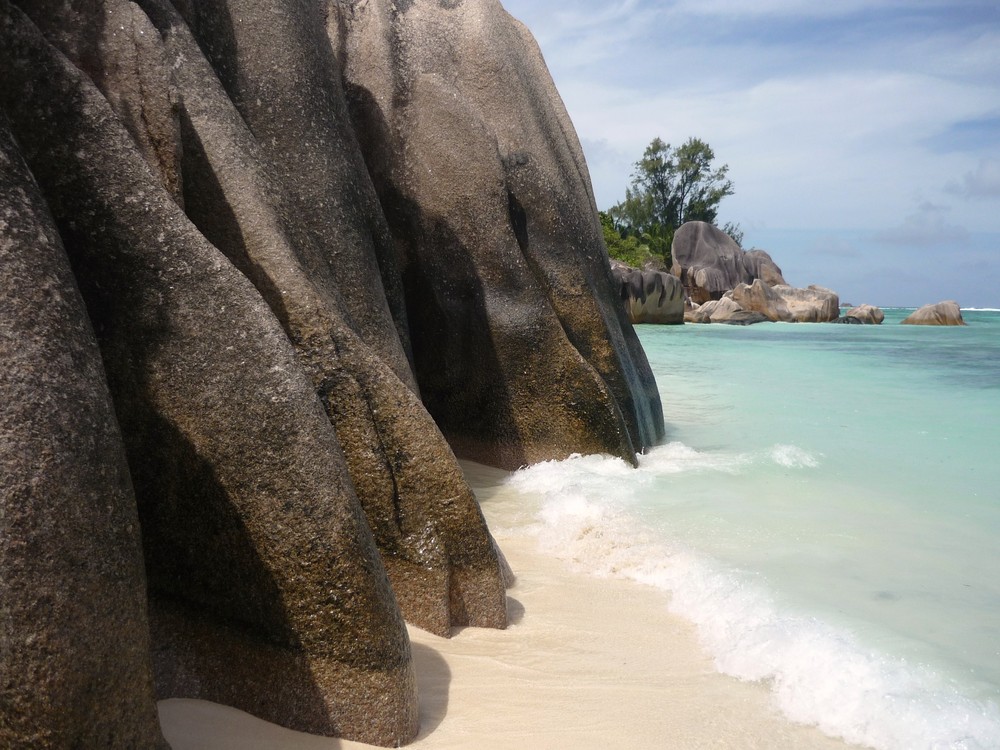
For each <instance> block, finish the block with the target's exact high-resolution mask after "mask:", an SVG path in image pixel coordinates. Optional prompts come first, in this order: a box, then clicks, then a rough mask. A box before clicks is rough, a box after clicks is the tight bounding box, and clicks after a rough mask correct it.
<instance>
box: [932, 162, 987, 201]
mask: <svg viewBox="0 0 1000 750" xmlns="http://www.w3.org/2000/svg"><path fill="white" fill-rule="evenodd" d="M945 190H946V191H947V192H949V193H951V194H953V195H958V196H961V197H962V198H972V199H980V198H985V199H990V198H1000V159H989V158H985V159H980V160H979V165H978V166H977V167H976V168H975V169H974V170H973V171H971V172H967V173H966V174H965V176H964V177H963V178H962V181H961V182H951V183H949V184H948V185H947V186H946V187H945Z"/></svg>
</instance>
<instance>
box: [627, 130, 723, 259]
mask: <svg viewBox="0 0 1000 750" xmlns="http://www.w3.org/2000/svg"><path fill="white" fill-rule="evenodd" d="M714 160H715V152H714V151H712V147H711V146H709V145H708V144H707V143H705V142H704V141H702V140H701V139H699V138H689V139H688V140H687V141H686V142H685V143H684V144H683V145H682V146H679V147H677V148H672V147H671V146H670V144H669V143H664V142H663V141H662V140H661V139H660V138H654V139H653V141H652V142H651V143H650V144H649V146H647V147H646V150H645V152H644V153H643V155H642V158H641V159H640V160H639V161H637V162H636V163H635V171H634V172H633V173H632V184H631V185H630V186H629V187H628V188H626V190H625V200H624V201H622V202H621V203H619V204H617V205H616V206H613V207H612V208H611V209H610V210H609V211H608V212H607V213H608V216H609V217H610V219H611V222H612V225H613V228H614V229H615V230H616V231H617V233H618V234H619V235H620V236H621V237H622V238H623V239H625V238H629V237H636V238H638V239H639V240H640V241H642V242H645V244H647V246H648V247H649V248H650V250H651V251H652V252H654V253H657V254H659V255H662V256H663V257H664V259H665V260H666V261H667V263H668V264H669V262H670V260H669V259H670V245H671V243H672V242H673V238H674V232H675V231H676V230H677V228H678V227H679V226H680V225H681V224H683V223H685V222H687V221H707V222H709V223H713V224H714V223H715V220H716V216H717V215H718V210H719V203H720V202H721V201H722V199H723V198H725V197H726V196H727V195H732V194H733V183H732V181H731V180H729V179H728V178H727V175H728V173H729V167H728V165H725V164H723V165H722V166H721V167H718V168H715V167H713V165H712V162H713V161H714ZM724 231H726V232H727V233H728V234H729V235H730V236H732V237H733V238H734V239H736V241H737V242H740V241H741V240H742V231H741V230H740V228H739V225H734V224H727V225H726V228H725V229H724Z"/></svg>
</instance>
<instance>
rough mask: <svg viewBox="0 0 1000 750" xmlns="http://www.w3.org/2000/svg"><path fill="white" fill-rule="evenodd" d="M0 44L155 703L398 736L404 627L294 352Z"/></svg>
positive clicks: (6, 94)
mask: <svg viewBox="0 0 1000 750" xmlns="http://www.w3.org/2000/svg"><path fill="white" fill-rule="evenodd" d="M0 32H2V38H3V39H4V42H5V43H4V45H2V46H0V65H2V67H3V70H4V73H5V74H4V78H3V88H2V89H0V96H2V99H0V103H2V105H3V106H4V107H5V108H6V110H7V112H8V114H9V116H10V120H11V126H12V130H13V131H14V133H15V136H16V137H17V139H18V141H19V143H20V145H21V148H22V151H23V153H24V155H25V158H26V161H27V162H28V164H29V165H30V166H31V169H32V172H33V173H34V175H35V176H36V178H37V179H38V181H39V184H40V186H41V188H42V192H43V194H44V196H45V199H46V201H47V203H48V205H49V206H50V207H51V208H52V211H53V214H54V217H55V219H56V221H57V225H58V227H59V230H60V232H61V234H62V237H63V241H64V243H65V245H66V249H67V252H68V254H69V257H70V261H71V263H72V266H73V270H74V272H75V274H76V278H77V280H78V282H79V284H80V287H81V292H82V293H83V297H84V299H85V301H86V304H87V308H88V311H89V314H90V317H91V319H92V320H93V321H94V325H95V330H96V333H97V337H98V342H99V344H100V347H101V352H102V356H103V360H104V364H105V369H106V371H107V373H108V379H109V385H110V390H111V394H112V396H113V398H114V402H115V410H116V413H117V415H118V419H119V422H120V424H121V427H122V435H123V437H124V442H125V446H126V450H127V453H128V459H129V468H130V471H131V476H132V479H133V483H134V487H135V492H136V498H137V502H138V508H139V518H140V521H141V524H142V536H143V547H144V553H145V562H146V571H147V579H148V584H149V590H150V602H151V604H150V606H151V617H152V628H151V632H152V636H153V637H152V641H153V654H154V669H155V672H156V682H157V690H158V694H159V695H160V696H161V697H168V696H187V697H203V698H207V699H210V700H214V701H217V702H220V703H225V704H228V705H231V706H235V707H237V708H242V709H244V710H246V711H249V712H251V713H253V714H255V715H257V716H260V717H262V718H265V719H268V720H271V721H274V722H277V723H280V724H283V725H285V726H289V727H292V728H295V729H300V730H303V731H310V732H315V733H322V734H336V735H339V736H346V737H351V738H355V739H359V740H361V741H365V742H372V743H380V744H385V745H395V744H399V743H402V742H406V741H408V740H409V739H412V738H413V737H414V736H415V734H416V731H417V728H418V718H417V704H416V692H415V682H414V675H413V670H412V663H411V658H410V650H409V642H408V639H407V636H406V632H405V629H404V626H403V621H402V618H401V616H400V613H399V610H398V607H397V605H396V601H395V598H394V596H393V594H392V591H391V589H390V586H389V583H388V580H387V578H386V574H385V570H384V568H383V566H382V563H381V561H380V559H379V556H378V553H377V551H376V547H375V544H374V540H373V539H372V535H371V531H370V529H369V526H368V524H367V522H366V520H365V517H364V514H363V512H362V510H361V507H360V504H359V503H358V500H357V498H356V496H355V494H354V490H353V486H352V483H351V480H350V477H349V475H348V471H347V467H346V463H345V461H344V459H343V456H342V454H341V452H340V448H339V445H338V442H337V438H336V434H335V432H334V430H333V428H332V426H331V424H330V422H329V419H328V418H327V416H326V414H325V412H324V410H323V407H322V405H321V404H320V401H319V399H318V398H317V396H316V392H315V388H314V386H313V384H312V382H311V380H310V379H309V378H308V376H307V374H306V373H305V371H304V369H303V368H302V366H301V364H300V360H299V356H298V355H297V354H296V352H295V351H294V350H293V348H292V346H291V344H290V342H289V341H288V338H287V336H286V334H285V332H284V331H283V330H282V328H281V326H280V324H279V323H278V321H277V319H276V318H275V317H274V315H273V313H272V311H271V310H270V309H269V308H268V306H267V305H266V304H265V303H264V301H263V299H262V298H261V297H260V295H259V294H258V292H257V290H256V289H255V288H254V287H253V286H252V285H251V284H250V283H249V281H247V279H246V278H245V277H244V276H243V275H242V274H241V273H239V272H238V271H237V269H236V268H235V267H234V266H233V265H232V264H231V263H230V262H229V261H228V260H227V259H226V258H225V257H224V256H223V255H222V254H221V253H219V252H218V251H217V250H216V249H215V248H214V247H213V246H212V245H211V244H209V243H208V242H207V241H206V240H205V239H204V237H203V236H202V235H201V234H200V233H199V232H198V231H197V229H196V228H195V227H194V226H193V225H192V224H191V223H190V222H189V221H188V219H187V218H186V217H185V216H184V214H183V213H182V212H181V210H180V208H179V207H178V205H177V204H176V203H175V202H174V200H173V199H172V197H171V196H170V194H169V193H168V192H167V191H166V190H165V189H164V188H163V186H162V184H161V181H160V180H159V178H158V177H157V176H156V175H154V173H153V172H152V171H151V170H150V168H149V167H148V165H147V163H146V161H145V160H144V159H143V158H142V156H141V154H140V152H139V150H138V149H137V147H136V146H135V145H134V141H133V140H132V138H131V136H130V134H129V133H128V132H127V131H126V130H125V128H124V127H123V126H122V125H121V124H120V120H119V119H118V118H117V117H116V116H115V114H114V112H113V110H112V109H111V108H110V106H109V105H108V103H107V101H106V100H105V99H104V97H103V96H102V95H101V94H100V93H99V92H98V91H97V89H96V88H95V87H94V86H93V85H92V84H91V82H90V81H89V80H88V79H87V78H86V77H84V76H83V75H82V74H81V73H80V71H79V70H78V69H77V68H75V67H73V66H72V65H71V64H70V63H69V62H68V61H67V60H66V59H65V58H64V57H62V56H61V55H60V54H59V53H57V52H56V51H55V49H53V47H51V46H50V45H49V44H47V43H46V41H45V40H44V38H43V37H42V36H41V34H40V33H39V32H38V31H37V29H35V28H34V27H33V26H32V25H31V24H30V23H29V22H28V21H27V19H25V18H24V17H23V16H21V14H20V13H18V12H17V11H16V10H14V9H12V8H11V7H10V5H9V4H7V2H6V0H0ZM40 115H41V116H40Z"/></svg>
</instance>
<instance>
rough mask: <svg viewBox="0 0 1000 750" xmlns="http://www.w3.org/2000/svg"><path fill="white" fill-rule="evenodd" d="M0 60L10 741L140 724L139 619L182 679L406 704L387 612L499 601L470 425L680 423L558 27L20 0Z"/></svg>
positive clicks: (272, 9)
mask: <svg viewBox="0 0 1000 750" xmlns="http://www.w3.org/2000/svg"><path fill="white" fill-rule="evenodd" d="M278 11H280V12H278ZM25 13H27V16H26V15H25ZM28 16H30V18H29V17H28ZM0 68H2V70H3V71H4V75H3V76H2V77H0V109H2V110H3V112H5V113H6V115H7V116H8V117H9V120H10V129H11V133H12V134H13V136H14V137H13V139H12V138H9V137H6V136H4V138H5V139H4V140H2V145H3V147H4V154H5V157H4V158H5V160H6V161H4V162H3V172H2V175H0V176H2V179H3V181H4V184H5V185H6V184H7V183H10V184H11V185H12V186H13V190H14V192H13V193H10V195H11V196H13V198H10V197H8V196H7V194H6V193H5V195H4V198H5V199H6V200H8V202H10V201H13V203H14V204H16V205H14V207H13V209H11V211H10V212H7V211H6V209H5V214H4V217H3V221H2V222H0V243H2V244H0V251H2V252H3V253H4V254H5V261H6V254H8V253H10V254H11V257H12V258H13V259H14V260H12V261H11V262H10V263H7V262H5V263H4V265H3V266H2V267H0V275H2V277H3V286H2V287H0V288H2V289H3V291H4V293H7V292H8V289H10V290H15V291H16V293H15V294H14V295H13V296H9V295H8V296H2V295H0V326H2V327H0V332H2V333H3V338H0V343H2V346H3V351H4V355H5V361H8V360H7V352H8V350H10V351H14V350H15V349H16V347H18V346H20V347H22V350H23V353H22V355H19V356H21V358H20V359H16V360H15V359H10V360H9V361H11V362H13V363H14V364H13V365H11V367H10V368H8V369H7V370H6V371H5V372H4V373H3V376H2V378H0V386H2V388H3V395H4V399H5V401H11V400H16V401H17V403H5V405H4V410H3V411H2V412H0V414H2V415H3V416H0V436H2V437H3V442H2V443H0V447H2V448H3V451H4V452H3V454H2V461H3V471H2V472H0V492H2V494H0V501H2V503H3V505H2V506H0V524H3V526H2V530H3V532H4V536H3V537H0V540H2V541H0V563H2V565H3V570H4V577H3V578H2V579H0V593H3V594H4V598H3V599H2V602H3V606H2V607H0V646H2V648H3V650H2V651H0V675H2V677H0V744H4V746H11V747H21V746H30V747H35V746H43V747H44V746H46V744H45V742H50V743H51V744H53V745H55V746H66V745H67V744H75V743H79V744H82V745H93V746H96V745H102V746H103V745H111V746H115V745H117V746H130V747H131V746H135V747H147V746H149V747H152V746H156V745H157V744H158V743H159V742H161V739H160V738H159V735H158V732H157V729H156V726H155V717H154V715H153V712H152V692H151V686H150V656H149V651H148V648H149V644H150V643H151V647H152V653H153V655H154V658H153V659H152V662H153V671H154V673H155V683H156V691H157V694H158V695H159V696H161V697H162V696H190V697H206V698H210V699H212V700H216V701H219V702H223V703H228V704H230V705H235V706H238V707H240V708H243V709H245V710H247V711H250V712H251V713H254V714H256V715H258V716H262V717H264V718H267V719H270V720H272V721H276V722H278V723H281V724H284V725H286V726H290V727H293V728H297V729H303V730H306V731H313V732H319V733H325V734H336V735H342V736H347V737H351V738H355V739H360V740H363V741H366V742H373V743H379V744H386V745H394V744H398V743H401V742H405V741H407V740H409V739H410V738H412V737H413V736H414V734H415V733H416V731H417V724H416V721H417V714H416V697H415V691H414V678H413V671H412V664H411V661H410V653H409V645H408V642H407V639H406V634H405V630H404V628H403V621H402V616H401V615H405V616H406V617H407V618H408V619H410V620H411V621H412V622H414V623H416V624H418V625H420V626H421V627H425V628H427V629H430V630H432V631H434V632H438V633H441V634H447V633H448V632H449V631H450V628H451V627H452V626H453V625H457V624H472V625H486V626H497V627H502V626H504V625H505V624H506V609H505V605H506V598H505V593H504V587H505V582H506V580H507V576H508V574H509V571H507V570H506V566H505V564H504V562H503V560H502V556H501V555H500V554H499V551H498V550H497V549H496V546H495V544H494V543H493V540H492V538H491V537H490V535H489V532H488V530H487V529H486V526H485V523H484V521H483V518H482V514H481V513H480V511H479V508H478V505H477V504H476V502H475V499H474V497H473V496H472V493H471V491H470V490H469V488H468V486H467V485H466V484H465V482H464V480H463V478H462V476H461V473H460V471H459V469H458V466H457V462H456V460H455V456H454V454H453V453H452V450H453V448H454V449H457V450H458V451H460V452H461V453H463V454H465V455H469V456H471V457H475V458H478V459H480V460H485V461H488V462H490V463H494V464H498V465H505V466H514V465H519V464H520V463H522V462H527V461H534V460H540V459H546V458H558V457H562V456H565V455H568V454H570V453H573V452H586V451H602V452H610V453H614V454H617V455H620V456H623V457H624V458H626V459H629V460H632V461H634V456H635V451H636V450H638V449H640V448H643V447H646V446H649V445H651V444H652V443H653V442H655V441H656V440H658V439H659V438H660V437H661V436H662V433H663V422H662V413H661V411H660V407H659V401H658V396H657V394H656V388H655V383H654V382H653V379H652V375H651V373H650V370H649V366H648V363H647V362H646V360H645V357H644V355H643V354H642V351H641V348H640V347H639V344H638V341H637V339H636V337H635V334H634V332H633V331H632V329H631V327H630V325H629V323H628V321H627V320H626V318H625V315H624V311H622V310H621V309H620V305H619V301H618V299H617V295H616V287H615V285H614V282H613V279H612V277H611V273H610V268H609V266H608V261H607V257H606V255H605V254H604V251H603V247H602V244H601V241H600V236H601V234H600V228H599V225H598V223H597V218H596V210H595V209H594V203H593V197H592V194H591V190H590V185H589V181H588V178H587V176H586V168H585V165H584V164H583V160H582V155H581V153H580V149H579V145H578V143H577V142H576V140H575V136H573V134H572V127H571V125H570V124H569V122H568V119H567V117H566V114H565V111H564V110H563V108H562V106H561V103H560V102H559V100H558V96H557V95H556V94H555V91H554V89H553V88H552V84H551V81H550V80H549V78H548V76H547V73H546V72H545V69H544V64H543V63H542V61H541V57H540V55H539V54H538V51H537V48H536V47H534V45H533V43H532V42H531V41H530V37H529V35H528V34H527V32H526V31H525V30H524V29H523V27H521V26H520V25H519V24H517V23H516V22H514V21H513V20H512V19H510V17H509V16H507V15H506V13H504V12H503V10H502V8H500V6H499V4H498V3H496V2H494V1H492V0H476V1H473V0H469V1H468V2H465V3H460V4H456V3H440V4H439V3H430V2H425V3H421V2H407V3H405V4H400V3H397V4H390V3H389V2H387V1H386V2H371V3H366V4H355V3H347V2H344V3H335V4H331V5H328V4H326V3H325V2H320V1H319V0H295V1H294V2H291V3H289V2H284V3H276V2H274V3H271V2H264V3H261V2H255V1H252V0H185V1H184V2H180V1H178V2H176V3H170V2H168V0H137V1H136V2H133V1H132V0H82V1H81V2H79V3H74V4H67V3H64V2H62V1H61V0H30V2H29V0H23V2H15V3H12V2H11V0H0ZM345 82H346V94H345ZM348 102H349V103H350V106H348ZM19 153H20V154H23V156H24V162H25V163H24V164H22V163H21V162H20V161H18V159H19V158H20V157H19V155H18V154H19ZM8 164H13V165H15V166H13V167H9V168H8V166H7V165H8ZM372 178H374V180H373V179H372ZM32 179H34V180H37V183H38V187H39V188H40V189H38V188H35V187H33V184H34V183H32ZM24 196H27V197H26V198H25V197H24ZM47 211H51V214H52V215H53V217H54V219H55V227H56V229H53V226H52V223H51V221H50V220H49V219H47V218H46V212H47ZM8 213H9V214H10V216H16V217H17V220H16V221H11V220H8V216H7V214H8ZM36 226H37V231H36V230H35V229H34V227H36ZM56 230H57V231H56ZM32 235H34V236H35V237H36V238H38V239H35V240H31V239H30V238H31V237H32ZM60 240H61V242H62V243H63V246H64V247H65V249H66V253H67V255H68V258H69V263H70V266H71V268H72V274H73V276H75V282H76V283H77V284H78V285H79V289H80V292H82V297H83V300H84V302H85V304H86V311H84V309H83V307H82V306H81V305H80V303H79V302H78V301H76V302H74V301H73V300H74V297H73V294H75V291H74V290H73V288H72V287H73V283H74V279H73V278H71V277H70V276H69V271H68V270H67V269H66V267H65V261H64V260H61V258H62V256H61V255H60V253H61V252H62V251H61V250H58V247H59V245H58V243H59V242H60ZM33 242H34V244H33ZM15 261H16V262H15ZM60 264H61V265H60ZM53 279H55V281H53ZM45 295H49V296H48V297H46V296H45ZM52 295H54V297H52ZM51 298H55V299H56V300H57V301H58V303H59V304H58V305H50V306H49V308H47V309H44V310H42V309H41V307H42V306H43V305H42V301H45V300H49V299H51ZM91 326H93V330H94V332H95V333H96V342H97V345H98V346H99V352H100V354H99V355H98V354H97V351H98V349H97V348H95V345H94V338H93V336H92V334H89V333H88V331H90V330H91V328H90V327H91ZM88 336H90V338H88ZM60 352H62V353H60ZM53 353H55V354H56V355H57V356H58V358H59V359H58V362H60V365H59V366H58V367H57V368H55V369H54V370H52V372H51V376H50V377H47V378H43V379H42V381H41V382H40V383H39V384H38V385H32V384H31V383H30V378H33V377H38V375H37V373H40V372H43V369H44V368H43V367H42V365H41V364H40V363H41V362H43V361H44V359H45V358H46V357H48V356H50V355H52V354H53ZM105 373H106V377H107V386H105V380H104V377H105ZM33 388H34V390H32V389H33ZM105 388H107V389H108V390H107V391H106V390H105ZM108 392H110V396H111V399H112V400H113V406H112V404H111V403H110V402H109V401H108V396H107V393H108ZM11 394H13V395H11ZM424 404H426V405H427V407H429V409H425V406H424ZM50 411H51V413H49V412H50ZM70 413H73V414H74V417H75V420H70V421H66V420H67V419H69V417H67V415H68V414H70ZM81 415H82V418H81ZM432 415H433V419H432ZM435 420H437V422H438V423H439V424H440V425H441V427H442V428H443V432H444V434H442V431H441V430H440V429H439V427H438V425H436V424H435ZM76 424H79V425H81V426H84V427H85V428H86V430H85V431H83V430H81V429H77V428H75V427H74V425H76ZM119 429H120V437H119V432H118V431H119ZM22 436H23V437H22ZM445 437H447V438H448V439H450V441H451V445H449V444H448V442H446V440H445ZM22 439H23V440H24V441H26V442H25V443H24V445H25V446H28V447H29V448H31V446H36V445H37V446H51V447H48V448H42V447H39V448H38V449H34V448H31V450H29V451H28V452H27V453H26V452H24V450H22V449H21V447H20V444H19V443H18V441H21V440H22ZM31 441H34V442H31ZM8 445H18V446H19V447H18V449H17V450H13V451H11V450H10V449H9V448H8ZM122 446H124V448H123V447H122ZM123 450H124V455H126V456H127V461H128V465H127V468H126V466H125V465H124V464H123ZM32 451H34V453H35V454H36V455H39V456H44V457H48V456H51V457H52V458H51V459H48V458H47V459H46V461H44V462H37V461H36V462H35V463H30V461H29V457H30V456H31V455H32ZM132 486H134V490H135V494H134V496H133V495H132V490H131V487H132ZM26 492H33V493H35V494H33V495H30V496H29V495H26V494H25V493H26ZM97 498H102V499H101V500H100V501H98V500H97ZM26 503H27V504H26ZM48 508H53V509H61V508H67V509H69V510H67V511H66V512H68V513H73V514H75V515H73V516H72V517H73V518H79V519H82V522H81V525H80V526H79V527H77V526H73V527H71V528H67V529H62V528H58V527H57V526H56V525H55V524H53V523H52V519H51V518H45V517H42V516H43V514H44V513H46V512H47V510H46V509H48ZM136 514H138V516H136ZM136 517H138V518H139V519H140V520H141V522H142V525H141V532H142V547H143V553H144V554H143V561H144V565H140V564H139V561H138V558H139V540H138V537H137V530H138V528H139V527H138V526H137V524H136V522H135V518H136ZM8 523H9V524H10V527H9V528H8V526H7V525H6V524H8ZM8 532H9V533H8ZM84 537H86V538H84ZM39 545H41V546H44V547H45V554H37V553H36V552H34V550H35V549H36V548H37V547H38V546H39ZM81 561H82V562H81ZM145 581H148V590H149V600H148V605H147V604H146V602H145V585H146V584H145ZM76 590H80V591H85V592H91V593H92V596H91V594H90V593H88V601H86V602H82V603H81V602H75V601H74V602H69V600H68V599H67V597H66V592H72V591H76ZM35 592H38V593H37V594H36V593H35ZM8 602H12V604H10V605H8ZM147 606H148V611H149V613H150V614H149V620H148V622H147V619H146V618H147ZM74 628H76V629H77V630H78V631H79V632H73V629H74ZM108 630H113V631H114V632H115V633H117V634H120V635H119V636H118V638H119V640H118V641H116V642H115V647H116V649H115V650H114V652H112V650H111V649H110V648H109V647H108V645H107V644H105V643H103V642H102V641H101V639H106V632H108ZM150 633H151V635H150ZM32 644H41V645H39V647H38V649H36V650H32V648H31V646H32ZM43 651H44V653H45V654H46V655H49V654H56V656H55V657H54V658H51V659H48V660H44V659H43V658H42V656H41V655H42V653H43ZM43 661H44V662H45V663H44V666H43V665H42V662H43ZM109 670H110V671H113V672H114V675H115V678H114V679H111V680H109V679H106V677H107V674H108V672H109ZM97 683H100V688H99V689H98V688H95V687H92V686H94V685H96V684H97ZM51 701H56V703H53V702H51ZM98 701H101V702H103V701H108V702H109V703H112V704H113V705H114V706H115V707H120V708H116V710H114V711H108V710H106V709H105V710H102V711H94V710H92V706H93V705H96V702H98ZM57 705H61V706H72V709H73V710H65V709H63V710H55V707H56V706H57ZM4 733H5V734H4ZM49 738H51V739H49ZM63 738H68V739H63ZM105 740H106V741H105Z"/></svg>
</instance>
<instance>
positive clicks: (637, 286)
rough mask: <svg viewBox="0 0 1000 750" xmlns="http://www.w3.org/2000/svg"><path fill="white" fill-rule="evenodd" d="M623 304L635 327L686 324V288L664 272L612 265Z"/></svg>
mask: <svg viewBox="0 0 1000 750" xmlns="http://www.w3.org/2000/svg"><path fill="white" fill-rule="evenodd" d="M611 272H612V273H613V274H614V276H615V279H616V280H617V281H618V284H619V289H620V294H621V298H622V302H623V303H624V304H625V310H626V312H627V313H628V318H629V321H630V322H632V323H659V324H666V325H679V324H682V323H684V287H683V286H681V282H680V279H678V278H677V277H676V276H674V275H673V274H669V273H665V272H663V271H649V270H640V269H637V268H632V267H630V266H627V265H625V264H623V263H617V262H615V261H612V264H611Z"/></svg>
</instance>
